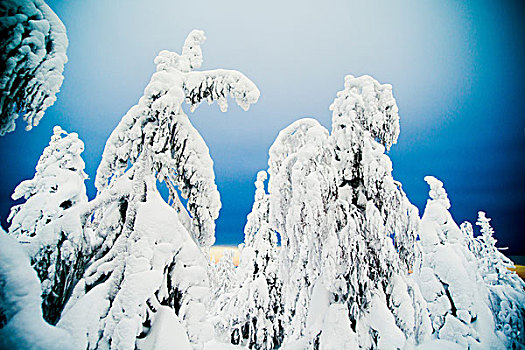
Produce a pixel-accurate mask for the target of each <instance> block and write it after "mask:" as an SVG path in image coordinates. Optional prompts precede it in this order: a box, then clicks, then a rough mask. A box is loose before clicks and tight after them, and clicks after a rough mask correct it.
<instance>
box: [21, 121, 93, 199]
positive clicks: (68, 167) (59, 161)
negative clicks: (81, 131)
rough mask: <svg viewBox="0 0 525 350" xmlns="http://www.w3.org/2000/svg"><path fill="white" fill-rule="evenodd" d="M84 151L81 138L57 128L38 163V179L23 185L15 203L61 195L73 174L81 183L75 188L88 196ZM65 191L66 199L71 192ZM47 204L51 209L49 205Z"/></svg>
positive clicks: (67, 189)
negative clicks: (23, 199)
mask: <svg viewBox="0 0 525 350" xmlns="http://www.w3.org/2000/svg"><path fill="white" fill-rule="evenodd" d="M83 151H84V143H83V142H82V140H80V139H79V138H78V134H77V133H74V132H72V133H69V134H68V133H67V132H66V131H64V130H62V128H61V127H60V126H55V127H54V128H53V135H52V136H51V141H50V142H49V145H48V146H47V147H46V148H45V149H44V151H43V152H42V155H41V156H40V158H39V160H38V163H37V166H36V173H35V176H34V177H33V179H31V180H25V181H23V182H21V183H20V184H19V185H18V186H17V187H16V188H15V191H14V193H13V194H12V196H11V197H12V198H13V200H17V199H20V198H25V199H28V198H29V197H31V196H33V195H35V194H38V193H51V194H52V193H57V192H60V190H64V189H63V188H60V187H61V186H64V185H65V183H66V182H68V177H69V176H71V172H73V173H75V174H76V175H77V176H78V177H79V179H80V180H81V183H80V184H76V185H80V188H78V189H79V190H82V188H83V189H84V192H85V185H84V183H83V181H84V180H85V179H87V177H88V176H87V174H86V173H85V172H84V168H85V163H84V160H83V159H82V157H81V154H82V152H83ZM61 182H62V183H61ZM75 189H77V188H75ZM65 190H66V191H67V193H66V194H65V197H67V196H68V195H69V194H70V193H69V192H71V188H69V187H68V188H66V189H65ZM82 199H85V198H82ZM46 204H48V205H49V204H50V203H46ZM72 204H73V203H72Z"/></svg>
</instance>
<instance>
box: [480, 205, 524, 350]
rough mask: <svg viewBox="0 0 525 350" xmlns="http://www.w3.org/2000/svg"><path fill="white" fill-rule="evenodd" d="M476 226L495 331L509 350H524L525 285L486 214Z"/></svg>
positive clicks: (482, 270)
mask: <svg viewBox="0 0 525 350" xmlns="http://www.w3.org/2000/svg"><path fill="white" fill-rule="evenodd" d="M476 224H477V225H478V226H479V227H480V231H481V235H480V236H478V237H477V238H478V241H479V246H480V252H479V268H480V272H481V276H482V277H483V280H484V281H485V285H486V286H487V288H488V290H489V298H490V306H491V310H492V312H493V314H494V319H495V322H496V331H498V332H499V333H500V334H502V335H503V337H504V338H505V345H506V348H507V349H520V348H525V282H523V280H522V279H521V278H520V277H519V276H518V275H517V274H516V272H514V271H511V270H510V269H511V268H514V263H513V262H512V261H511V260H510V259H509V258H507V257H506V256H505V255H503V254H502V253H501V252H500V251H499V250H498V248H497V247H496V242H497V241H496V239H494V237H493V234H494V229H493V228H492V226H491V225H490V219H489V218H488V217H487V216H486V214H485V213H484V212H482V211H480V212H479V214H478V221H477V222H476Z"/></svg>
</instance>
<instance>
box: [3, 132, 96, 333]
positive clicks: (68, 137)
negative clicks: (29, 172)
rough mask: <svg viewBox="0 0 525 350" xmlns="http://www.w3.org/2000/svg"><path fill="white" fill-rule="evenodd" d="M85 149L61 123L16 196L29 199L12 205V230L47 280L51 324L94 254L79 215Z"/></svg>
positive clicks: (83, 191)
mask: <svg viewBox="0 0 525 350" xmlns="http://www.w3.org/2000/svg"><path fill="white" fill-rule="evenodd" d="M83 151H84V143H83V142H82V141H81V140H80V139H79V138H78V135H77V134H76V133H70V134H68V133H67V132H65V131H64V130H62V129H61V128H60V127H59V126H55V128H54V134H53V136H52V137H51V141H50V142H49V145H48V146H47V147H46V148H45V149H44V152H43V153H42V155H41V156H40V159H39V160H38V164H37V166H36V173H35V176H34V177H33V178H32V179H31V180H26V181H23V182H21V183H20V184H19V185H18V186H17V187H16V189H15V191H14V193H13V195H12V198H13V199H14V200H17V199H21V198H23V199H24V200H25V202H24V203H22V204H19V205H16V206H14V207H13V208H12V209H11V214H10V216H9V219H8V220H9V221H10V223H11V225H10V227H9V233H10V234H12V235H14V236H16V238H17V239H18V241H19V242H21V243H22V244H23V245H24V247H25V249H26V251H27V252H28V253H29V256H30V258H31V265H32V266H33V268H34V269H35V270H36V272H37V274H38V277H39V278H40V280H41V281H42V302H43V304H42V309H43V312H44V318H45V319H46V320H47V321H48V322H50V323H51V324H55V323H56V322H57V321H58V318H59V317H60V313H61V311H62V309H63V307H64V305H65V303H66V301H67V298H68V297H69V294H70V293H71V290H72V288H73V286H74V283H76V281H78V279H79V278H80V277H81V276H82V273H83V272H84V263H85V256H86V255H87V254H88V253H89V248H88V244H87V242H86V239H85V237H84V234H83V230H82V226H81V223H80V214H79V210H81V208H82V206H83V205H84V204H85V203H86V202H87V196H86V186H85V184H84V180H85V179H86V178H87V175H86V174H85V173H84V167H85V164H84V161H83V160H82V157H81V153H82V152H83Z"/></svg>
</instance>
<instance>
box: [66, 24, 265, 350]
mask: <svg viewBox="0 0 525 350" xmlns="http://www.w3.org/2000/svg"><path fill="white" fill-rule="evenodd" d="M203 41H204V33H203V32H201V31H192V32H191V33H190V34H189V36H188V37H187V39H186V41H185V43H184V47H183V49H182V54H181V55H179V54H176V53H173V52H168V51H162V52H161V53H160V54H159V56H157V58H156V59H155V63H156V64H157V72H156V73H154V74H153V76H152V78H151V81H150V83H149V84H148V86H147V87H146V89H145V92H144V96H143V97H142V98H141V99H140V100H139V103H138V104H137V105H136V106H134V107H132V108H131V109H130V110H129V112H128V113H127V114H126V115H125V116H124V117H123V118H122V120H121V122H120V123H119V124H118V125H117V127H116V129H115V130H114V131H113V132H112V134H111V136H110V138H109V139H108V141H107V143H106V147H105V149H104V153H103V155H102V162H101V164H100V166H99V168H98V170H97V177H96V183H95V185H96V187H97V189H98V191H99V193H98V195H97V197H96V198H95V199H94V200H93V201H92V202H90V203H89V204H88V205H87V206H86V209H85V210H84V213H83V214H82V217H83V221H84V222H85V223H86V226H87V229H88V230H90V231H92V232H93V234H94V236H95V242H96V243H95V244H96V245H97V247H100V248H99V250H101V251H102V252H103V253H97V254H96V255H95V259H94V262H93V263H92V264H91V265H90V266H89V268H88V269H87V270H86V273H85V275H84V277H83V279H82V280H81V281H80V282H79V283H78V285H77V286H76V288H75V290H74V292H73V295H72V298H71V301H70V302H69V303H68V305H67V307H66V311H65V315H64V316H63V317H62V319H61V321H60V323H59V326H61V327H64V328H66V329H69V330H71V332H72V333H73V335H74V337H75V339H76V341H77V342H78V343H79V344H80V346H82V347H84V348H87V349H94V348H97V347H103V348H111V349H135V348H137V347H138V348H148V347H149V346H154V344H157V343H158V341H160V340H161V339H163V338H166V339H170V341H171V342H172V343H177V342H178V341H179V340H177V339H176V338H173V337H174V335H173V334H171V331H170V328H169V327H164V326H163V324H165V322H169V323H170V324H173V325H176V326H177V328H180V327H182V328H183V329H184V330H185V332H186V333H187V338H188V340H189V342H191V344H192V346H193V347H194V348H201V347H202V346H203V344H204V343H205V342H207V341H208V340H210V338H211V337H212V335H213V329H212V326H211V324H210V323H209V322H208V320H207V310H206V306H207V305H208V298H209V292H210V286H209V279H208V272H207V269H208V261H207V260H208V256H207V251H208V248H209V246H210V245H211V244H213V242H214V240H215V236H214V234H215V232H214V230H215V223H214V220H215V219H216V218H217V215H218V211H219V208H220V201H219V194H218V191H217V186H216V185H215V179H214V178H215V176H214V173H213V162H212V160H211V158H210V155H209V151H208V148H207V146H206V144H205V142H204V140H203V139H202V137H201V136H200V135H199V133H198V132H197V130H195V128H194V127H193V126H192V125H191V123H190V121H189V119H188V117H187V115H186V114H185V113H184V111H183V109H182V103H183V102H184V101H187V102H188V103H189V104H190V105H191V107H192V109H194V108H195V107H196V106H197V105H198V104H199V103H200V102H201V101H202V100H203V99H206V100H207V101H208V102H212V101H215V100H217V101H218V103H219V105H220V107H221V109H222V110H225V109H226V97H227V96H231V97H233V98H235V99H236V101H237V103H238V104H239V105H240V106H241V107H243V108H244V109H247V108H248V107H249V105H250V104H251V103H255V102H256V101H257V98H258V96H259V91H258V90H257V88H256V87H255V85H254V84H253V83H252V82H251V81H250V80H249V79H248V78H246V77H245V76H244V75H242V74H241V73H239V72H236V71H228V70H212V71H202V72H199V71H192V69H194V68H198V67H199V66H200V65H201V63H202V53H201V49H200V44H201V43H202V42H203ZM156 180H161V181H165V182H166V184H167V186H168V189H169V191H170V193H169V201H170V202H171V203H172V206H169V205H168V204H167V203H166V202H164V200H163V199H162V198H161V196H160V194H159V192H158V189H157V185H156ZM178 191H180V193H181V195H182V196H183V197H184V198H187V200H188V201H187V211H186V209H185V208H184V207H183V206H182V204H181V201H180V199H179V195H178ZM188 212H189V213H188ZM93 213H95V214H94V215H93ZM92 215H93V216H92ZM167 308H169V309H170V310H171V311H170V310H167ZM86 314H87V316H80V315H86ZM165 318H168V321H161V319H165ZM165 341H166V340H165Z"/></svg>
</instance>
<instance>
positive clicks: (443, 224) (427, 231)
mask: <svg viewBox="0 0 525 350" xmlns="http://www.w3.org/2000/svg"><path fill="white" fill-rule="evenodd" d="M425 181H426V182H427V183H428V184H429V186H430V199H429V200H428V201H427V205H426V208H425V212H424V214H423V218H422V221H421V231H420V233H419V236H420V238H421V246H422V249H423V259H422V268H421V270H420V273H419V276H418V279H419V283H420V287H421V291H422V292H423V296H424V297H425V300H426V301H427V304H428V308H429V312H430V317H431V320H432V329H433V334H434V336H435V337H437V338H439V339H443V340H448V341H450V342H454V343H457V344H459V345H460V346H462V347H470V348H476V347H480V346H485V347H490V348H495V349H498V348H503V344H502V343H501V341H500V340H499V339H498V338H497V337H496V336H495V332H494V329H495V325H494V320H493V317H492V313H491V311H490V309H489V296H488V291H487V289H486V288H485V286H484V284H483V280H482V279H481V276H480V275H479V272H478V268H477V264H478V262H477V260H476V258H475V257H474V255H473V254H472V253H471V251H470V250H469V248H468V245H467V244H468V240H467V237H466V236H465V235H464V233H463V232H462V230H461V229H460V228H459V227H458V226H457V224H456V223H455V221H454V219H453V218H452V216H451V214H450V213H449V211H448V209H449V208H450V201H449V199H448V196H447V193H446V191H445V189H444V188H443V183H442V182H441V181H439V180H438V179H436V178H435V177H432V176H426V177H425Z"/></svg>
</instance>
